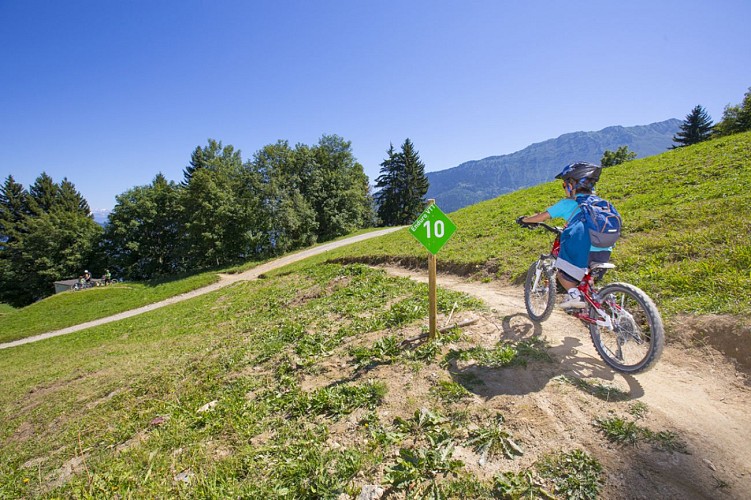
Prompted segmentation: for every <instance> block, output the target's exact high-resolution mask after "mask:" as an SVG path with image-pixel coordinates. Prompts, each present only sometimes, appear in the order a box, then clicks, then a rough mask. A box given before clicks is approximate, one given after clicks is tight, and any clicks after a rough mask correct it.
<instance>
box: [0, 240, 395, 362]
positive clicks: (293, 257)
mask: <svg viewBox="0 0 751 500" xmlns="http://www.w3.org/2000/svg"><path fill="white" fill-rule="evenodd" d="M399 229H401V227H389V228H386V229H381V230H378V231H372V232H370V233H365V234H361V235H358V236H353V237H351V238H346V239H343V240H339V241H332V242H331V243H326V244H324V245H319V246H317V247H313V248H309V249H307V250H303V251H301V252H297V253H294V254H290V255H286V256H284V257H281V258H279V259H276V260H273V261H269V262H266V263H265V264H261V265H260V266H257V267H254V268H253V269H250V270H248V271H245V272H243V273H239V274H220V275H219V281H218V282H216V283H214V284H212V285H209V286H206V287H203V288H199V289H197V290H192V291H190V292H186V293H183V294H181V295H176V296H174V297H170V298H169V299H165V300H162V301H161V302H155V303H153V304H148V305H146V306H143V307H139V308H138V309H132V310H130V311H125V312H122V313H119V314H115V315H113V316H108V317H106V318H100V319H97V320H93V321H89V322H86V323H81V324H80V325H74V326H70V327H68V328H63V329H61V330H56V331H53V332H47V333H41V334H39V335H34V336H33V337H27V338H25V339H21V340H16V341H13V342H7V343H4V344H0V349H7V348H10V347H16V346H19V345H23V344H29V343H31V342H38V341H40V340H45V339H49V338H52V337H57V336H60V335H67V334H69V333H73V332H78V331H81V330H85V329H87V328H92V327H94V326H99V325H104V324H107V323H112V322H113V321H120V320H121V319H125V318H131V317H133V316H138V315H139V314H143V313H145V312H149V311H153V310H155V309H160V308H162V307H166V306H168V305H171V304H175V303H177V302H182V301H184V300H188V299H192V298H193V297H198V296H199V295H204V294H207V293H211V292H213V291H215V290H219V289H220V288H224V287H226V286H229V285H231V284H233V283H237V282H238V281H248V280H254V279H256V278H258V277H259V276H261V275H262V274H264V273H267V272H269V271H271V270H273V269H278V268H280V267H284V266H286V265H288V264H292V263H293V262H297V261H299V260H303V259H307V258H308V257H311V256H313V255H318V254H322V253H326V252H328V251H331V250H333V249H335V248H340V247H343V246H346V245H351V244H352V243H356V242H358V241H364V240H367V239H370V238H375V237H378V236H382V235H384V234H388V233H392V232H394V231H397V230H399Z"/></svg>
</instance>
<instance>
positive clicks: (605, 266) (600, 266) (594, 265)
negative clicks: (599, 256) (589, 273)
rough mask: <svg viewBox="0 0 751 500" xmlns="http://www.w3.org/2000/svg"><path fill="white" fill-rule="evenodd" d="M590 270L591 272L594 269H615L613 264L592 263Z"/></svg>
mask: <svg viewBox="0 0 751 500" xmlns="http://www.w3.org/2000/svg"><path fill="white" fill-rule="evenodd" d="M590 269H592V270H593V271H594V270H595V269H615V264H611V263H610V262H594V263H592V265H591V266H590Z"/></svg>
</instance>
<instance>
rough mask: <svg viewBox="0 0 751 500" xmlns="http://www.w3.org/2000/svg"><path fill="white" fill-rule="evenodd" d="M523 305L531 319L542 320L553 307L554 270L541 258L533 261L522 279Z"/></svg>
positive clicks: (548, 314) (549, 313) (547, 316)
mask: <svg viewBox="0 0 751 500" xmlns="http://www.w3.org/2000/svg"><path fill="white" fill-rule="evenodd" d="M524 305H525V306H526V307H527V314H528V315H529V318H530V319H531V320H532V321H537V322H542V321H545V320H546V319H548V318H549V317H550V315H551V314H552V312H553V308H554V307H555V271H554V270H553V269H551V268H550V267H548V266H547V265H546V263H545V261H544V260H543V259H540V260H538V261H537V262H535V263H533V264H532V265H531V266H530V267H529V270H528V271H527V278H526V279H525V280H524Z"/></svg>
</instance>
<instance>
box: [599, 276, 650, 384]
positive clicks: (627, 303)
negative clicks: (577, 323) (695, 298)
mask: <svg viewBox="0 0 751 500" xmlns="http://www.w3.org/2000/svg"><path fill="white" fill-rule="evenodd" d="M598 296H599V297H601V298H602V304H603V309H604V310H605V312H606V313H607V314H608V315H609V316H610V318H611V320H612V321H613V324H614V329H613V330H612V331H611V330H609V329H608V328H605V327H601V326H598V325H596V324H590V326H589V332H590V335H591V337H592V343H593V344H594V346H595V349H596V350H597V352H598V354H599V355H600V357H602V359H603V360H604V361H605V363H607V364H608V366H610V367H611V368H613V369H614V370H617V371H619V372H621V373H628V374H635V373H640V372H644V371H646V370H648V369H650V368H651V367H652V366H653V365H654V364H655V362H657V360H658V359H659V358H660V355H661V354H662V349H663V347H664V346H665V329H664V327H663V324H662V317H661V316H660V312H659V311H658V310H657V306H655V304H654V302H653V301H652V299H650V298H649V296H648V295H647V294H646V293H645V292H644V291H643V290H641V289H640V288H638V287H635V286H633V285H630V284H628V283H611V284H609V285H606V286H604V287H603V288H602V289H601V290H600V291H599V293H598ZM613 304H623V306H624V307H623V308H624V309H625V310H626V311H628V314H620V313H619V312H618V307H616V306H615V305H613ZM589 315H590V317H593V318H594V317H599V316H598V315H597V311H596V310H595V308H594V307H592V306H590V307H589Z"/></svg>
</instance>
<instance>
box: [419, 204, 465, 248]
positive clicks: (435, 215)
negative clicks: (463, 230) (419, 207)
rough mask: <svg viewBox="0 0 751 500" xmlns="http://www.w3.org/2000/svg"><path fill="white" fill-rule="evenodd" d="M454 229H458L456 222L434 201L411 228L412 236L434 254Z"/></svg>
mask: <svg viewBox="0 0 751 500" xmlns="http://www.w3.org/2000/svg"><path fill="white" fill-rule="evenodd" d="M454 231H456V226H455V225H454V223H453V222H451V219H449V218H448V217H447V216H446V214H444V213H443V212H442V211H441V209H440V208H438V205H436V204H434V203H433V204H430V205H428V208H426V209H425V211H424V212H423V213H422V214H420V216H419V217H418V218H417V220H416V221H415V222H414V223H413V224H412V225H411V226H410V228H409V232H410V233H412V236H414V237H415V239H417V241H419V242H420V243H422V244H423V246H424V247H425V248H427V249H428V251H429V252H430V253H432V254H433V255H435V254H437V253H438V251H439V250H440V249H441V248H442V247H443V245H444V244H445V243H446V242H447V241H448V240H449V238H451V235H452V234H454Z"/></svg>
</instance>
